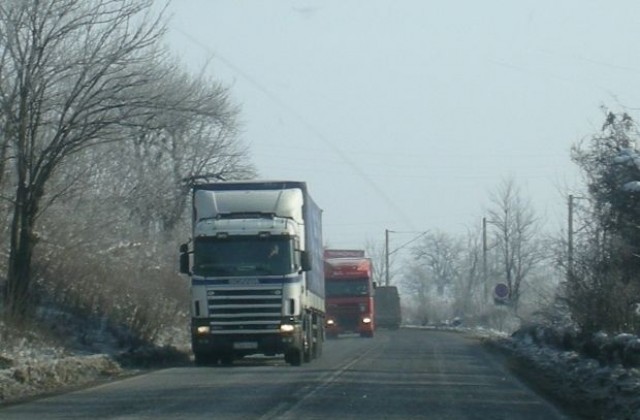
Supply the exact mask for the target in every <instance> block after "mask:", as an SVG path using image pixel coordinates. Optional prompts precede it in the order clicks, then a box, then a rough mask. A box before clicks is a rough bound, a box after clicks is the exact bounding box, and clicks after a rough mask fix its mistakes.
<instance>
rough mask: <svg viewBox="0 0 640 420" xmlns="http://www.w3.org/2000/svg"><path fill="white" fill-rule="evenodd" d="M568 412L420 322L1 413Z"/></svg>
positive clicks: (262, 416) (335, 415)
mask: <svg viewBox="0 0 640 420" xmlns="http://www.w3.org/2000/svg"><path fill="white" fill-rule="evenodd" d="M31 418H33V419H49V418H60V419H259V420H268V419H483V420H486V419H541V420H550V419H563V418H569V417H568V416H564V415H563V414H562V413H560V412H559V411H558V410H557V409H555V408H554V407H553V406H552V405H551V404H549V403H548V402H546V401H545V400H543V399H542V398H541V397H539V396H537V395H536V394H535V393H534V392H533V391H531V390H530V389H528V388H527V387H526V386H525V385H523V384H522V383H521V382H520V381H519V380H518V379H516V378H515V377H513V376H512V375H511V374H510V373H509V372H508V370H507V368H505V367H504V366H503V363H502V361H501V358H500V357H499V356H496V355H494V354H492V353H491V352H488V351H486V350H485V349H484V348H483V347H482V346H481V345H480V343H479V342H478V341H476V340H475V339H473V338H469V337H466V336H464V335H463V334H458V333H454V332H443V331H431V330H421V329H400V330H396V331H387V330H381V331H378V332H377V333H376V336H375V337H374V338H360V337H356V336H353V337H350V336H347V337H340V338H339V339H336V340H329V341H327V342H326V343H325V349H324V354H323V355H322V357H321V358H320V359H317V360H314V361H312V362H311V363H309V364H304V365H303V366H301V367H293V366H289V365H287V364H285V363H284V361H283V360H282V359H280V358H261V357H259V358H247V359H244V360H240V361H238V362H236V364H235V365H234V366H232V367H195V366H194V367H181V368H172V369H164V370H159V371H154V372H151V373H148V374H145V375H139V376H135V377H130V378H127V379H124V380H121V381H117V382H112V383H108V384H103V385H100V386H96V387H93V388H90V389H85V390H81V391H76V392H71V393H67V394H63V395H57V396H52V397H47V398H42V399H38V400H35V401H31V402H28V403H24V404H19V405H14V406H9V407H6V408H4V409H0V419H31Z"/></svg>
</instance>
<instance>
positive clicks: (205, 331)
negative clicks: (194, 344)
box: [196, 325, 211, 334]
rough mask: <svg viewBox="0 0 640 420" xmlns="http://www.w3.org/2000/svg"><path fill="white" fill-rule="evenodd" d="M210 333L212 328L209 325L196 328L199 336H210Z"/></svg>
mask: <svg viewBox="0 0 640 420" xmlns="http://www.w3.org/2000/svg"><path fill="white" fill-rule="evenodd" d="M210 331H211V328H209V326H208V325H201V326H199V327H197V328H196V332H197V333H198V334H209V332H210Z"/></svg>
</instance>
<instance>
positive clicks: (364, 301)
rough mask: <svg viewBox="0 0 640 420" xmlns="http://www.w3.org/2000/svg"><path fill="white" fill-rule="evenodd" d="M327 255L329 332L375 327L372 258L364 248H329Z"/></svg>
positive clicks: (364, 332)
mask: <svg viewBox="0 0 640 420" xmlns="http://www.w3.org/2000/svg"><path fill="white" fill-rule="evenodd" d="M324 256H325V260H324V261H325V290H326V304H327V305H326V310H327V315H326V316H327V317H326V319H327V322H326V326H325V328H326V334H327V336H328V337H337V336H338V334H342V333H357V334H360V335H361V336H362V337H373V333H374V331H375V321H374V303H373V293H374V284H373V280H372V277H373V276H372V267H371V260H370V259H369V258H366V257H365V256H364V251H361V250H332V249H327V250H325V252H324Z"/></svg>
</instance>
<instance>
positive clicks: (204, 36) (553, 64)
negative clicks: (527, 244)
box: [168, 0, 640, 248]
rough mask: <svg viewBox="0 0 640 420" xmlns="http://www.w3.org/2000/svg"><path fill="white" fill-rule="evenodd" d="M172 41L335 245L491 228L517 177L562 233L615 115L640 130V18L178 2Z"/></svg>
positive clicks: (581, 5) (259, 158)
mask: <svg viewBox="0 0 640 420" xmlns="http://www.w3.org/2000/svg"><path fill="white" fill-rule="evenodd" d="M169 14H170V15H171V16H172V17H171V20H170V25H169V29H170V31H169V34H168V39H169V42H170V46H171V48H172V49H173V50H174V51H175V53H176V54H177V55H178V56H179V57H180V58H181V59H182V60H183V61H184V63H185V65H187V66H189V67H190V68H191V69H192V70H194V71H199V70H202V69H205V71H206V72H207V74H210V75H212V76H214V77H215V78H217V79H219V80H220V81H222V82H223V83H224V84H226V85H227V86H229V87H230V91H231V96H232V98H233V100H234V101H235V102H236V103H237V104H238V105H240V106H241V108H242V111H241V120H242V124H243V132H242V138H243V140H244V141H245V142H246V143H247V144H249V145H250V150H251V156H252V159H253V161H254V162H255V164H256V166H257V168H258V170H259V171H260V175H261V177H262V178H265V179H291V180H301V181H306V182H307V183H308V186H309V188H310V191H311V193H312V195H313V196H314V198H315V200H316V202H317V203H318V204H319V205H320V207H322V208H323V210H324V222H325V223H324V237H325V242H326V243H327V244H328V245H330V246H332V247H342V248H347V247H348V248H362V247H364V245H365V242H366V241H367V240H371V241H376V242H379V243H382V241H383V240H384V230H385V229H390V230H394V231H398V232H403V233H397V234H394V235H392V240H393V241H394V243H404V242H406V241H407V240H410V239H411V236H412V235H413V234H412V233H410V232H418V231H424V230H432V231H433V230H443V231H448V232H451V233H462V232H465V231H466V229H467V228H469V227H473V226H479V225H480V221H481V218H482V217H483V216H484V215H485V213H486V209H487V207H488V206H489V204H490V200H489V195H490V193H491V192H492V191H495V190H496V188H497V187H498V185H499V184H500V182H501V181H502V180H504V179H505V178H508V177H511V178H513V179H514V180H515V182H516V184H517V185H518V186H519V187H520V188H521V189H522V192H523V194H524V195H525V196H527V197H528V198H529V199H530V200H532V202H533V203H534V204H535V208H536V211H537V212H538V214H539V215H540V216H541V217H543V218H544V219H545V220H547V221H548V224H547V228H548V229H549V230H554V229H558V228H560V225H561V224H562V223H563V221H564V220H565V218H566V216H565V211H566V210H565V209H566V204H565V203H566V201H565V198H564V197H565V195H566V193H567V192H568V188H574V187H576V186H577V185H578V183H577V180H578V177H577V170H576V168H575V166H574V165H573V164H572V163H571V161H570V154H569V151H570V147H571V145H572V144H575V143H576V142H578V141H579V140H581V139H584V138H588V137H589V136H590V135H591V134H593V133H595V132H596V131H597V130H598V129H599V128H600V127H601V126H602V123H603V120H604V116H603V111H602V109H601V106H605V107H607V109H612V110H614V111H621V110H625V111H627V112H629V113H630V114H631V115H632V117H634V118H636V119H637V118H640V115H638V112H637V111H636V109H637V108H640V46H639V44H640V2H639V1H637V0H634V1H611V2H606V1H592V0H572V1H568V0H567V1H562V0H553V1H547V0H533V1H523V0H518V1H513V0H503V1H492V0H486V1H476V0H468V1H443V0H438V1H430V0H322V1H320V0H295V1H294V0H253V1H248V0H246V1H243V0H173V3H172V5H171V6H170V9H169Z"/></svg>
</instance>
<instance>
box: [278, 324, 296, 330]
mask: <svg viewBox="0 0 640 420" xmlns="http://www.w3.org/2000/svg"><path fill="white" fill-rule="evenodd" d="M294 329H295V327H294V326H293V325H291V324H282V325H280V331H281V332H292V331H293V330H294Z"/></svg>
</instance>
